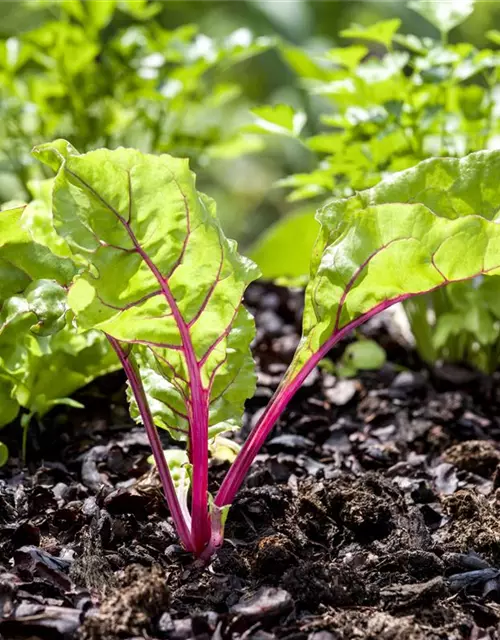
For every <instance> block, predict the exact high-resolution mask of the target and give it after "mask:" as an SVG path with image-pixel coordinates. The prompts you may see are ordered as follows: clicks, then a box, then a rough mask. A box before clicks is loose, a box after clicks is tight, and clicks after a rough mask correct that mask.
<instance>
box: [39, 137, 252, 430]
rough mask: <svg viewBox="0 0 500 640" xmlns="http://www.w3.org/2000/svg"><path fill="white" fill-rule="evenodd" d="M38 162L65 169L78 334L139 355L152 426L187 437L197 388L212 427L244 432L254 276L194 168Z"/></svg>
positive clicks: (66, 154) (70, 157) (144, 158)
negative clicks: (90, 332)
mask: <svg viewBox="0 0 500 640" xmlns="http://www.w3.org/2000/svg"><path fill="white" fill-rule="evenodd" d="M35 154H36V155H37V156H38V157H39V158H40V159H41V160H42V161H45V162H46V163H47V164H49V165H50V166H52V167H53V168H55V169H56V170H58V174H57V177H56V179H55V183H54V193H53V208H54V223H55V226H56V229H57V231H58V233H59V234H60V235H61V236H62V237H63V238H65V239H66V241H67V243H68V245H69V247H70V249H71V251H72V253H73V255H74V256H75V257H76V258H78V260H79V261H80V262H81V261H85V262H86V263H87V270H86V271H84V272H83V273H81V274H79V275H78V276H77V277H76V279H75V281H74V284H73V285H72V287H71V290H70V293H69V304H70V306H71V308H72V310H73V311H74V313H75V315H76V319H77V322H78V324H79V326H80V327H81V328H87V329H91V328H95V329H100V330H101V331H104V332H105V333H107V334H108V335H110V336H112V337H113V338H115V339H116V340H118V341H119V342H120V343H121V345H122V346H123V347H124V348H126V349H127V351H128V352H129V353H132V354H133V355H134V356H135V358H136V360H137V362H138V364H139V366H140V367H141V374H142V378H143V381H144V385H145V389H146V392H147V394H148V396H149V400H150V403H151V408H152V411H153V415H154V417H155V421H156V423H157V424H159V425H160V426H163V427H167V428H168V429H170V431H171V432H172V434H173V435H175V436H177V437H185V436H186V435H187V433H188V426H189V425H188V423H189V411H190V408H191V406H192V403H191V400H192V399H193V398H192V393H193V389H194V388H195V387H196V386H198V391H200V388H199V387H200V386H201V393H202V395H203V402H204V403H206V404H207V408H208V410H209V425H210V426H216V425H220V424H221V423H222V424H224V423H226V422H228V423H229V424H232V423H234V422H235V421H238V420H239V419H240V418H241V414H242V409H243V402H244V400H245V399H246V398H247V397H248V396H250V395H251V394H252V393H253V389H254V385H255V381H254V372H253V360H252V358H251V355H250V350H249V344H250V341H251V339H252V337H253V335H254V326H253V319H252V318H251V317H250V315H249V314H248V312H247V311H246V310H245V309H244V307H242V306H241V300H242V296H243V292H244V290H245V287H246V285H247V284H248V282H250V281H251V280H253V279H254V278H255V277H257V276H258V271H257V268H256V267H255V265H254V264H253V263H252V262H250V261H249V260H247V259H245V258H242V257H241V256H239V255H238V253H237V251H236V244H235V243H234V242H232V241H230V240H227V239H226V238H225V237H224V235H223V234H222V231H221V229H220V227H219V225H218V222H217V220H216V217H215V206H214V203H213V201H211V200H210V199H209V198H207V197H206V196H204V195H203V194H200V193H198V192H197V191H196V187H195V181H194V176H193V174H192V173H191V172H190V170H189V167H188V163H187V161H185V160H179V159H175V158H172V157H170V156H166V155H162V156H151V155H144V154H142V153H140V152H138V151H135V150H131V149H118V150H116V151H107V150H98V151H92V152H90V153H87V154H83V155H79V154H78V153H77V152H76V151H75V150H74V149H73V148H72V147H71V146H70V145H69V144H68V143H66V142H65V141H56V142H55V143H53V144H48V145H43V146H40V147H38V148H37V149H36V151H35ZM196 377H198V382H197V381H196V380H195V378H196ZM198 383H199V384H198ZM198 401H200V397H198V396H197V398H196V402H198Z"/></svg>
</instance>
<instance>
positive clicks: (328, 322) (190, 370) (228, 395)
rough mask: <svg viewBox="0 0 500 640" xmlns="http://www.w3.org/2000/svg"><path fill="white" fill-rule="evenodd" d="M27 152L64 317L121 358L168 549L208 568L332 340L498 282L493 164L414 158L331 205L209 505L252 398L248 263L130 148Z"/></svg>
mask: <svg viewBox="0 0 500 640" xmlns="http://www.w3.org/2000/svg"><path fill="white" fill-rule="evenodd" d="M34 153H35V155H36V156H37V157H39V158H40V160H42V161H43V162H45V163H46V164H47V165H49V166H51V167H52V168H53V169H54V170H55V171H56V172H57V176H56V178H55V182H54V191H53V215H54V224H55V227H56V231H57V232H58V234H59V235H60V236H62V238H64V240H65V241H66V242H67V244H68V246H69V247H70V249H71V252H72V254H73V258H74V261H75V263H77V264H78V265H79V267H80V269H79V271H78V273H77V275H76V276H75V278H74V279H73V282H72V284H71V287H70V289H69V294H68V304H69V307H70V308H71V310H72V312H73V313H74V316H75V319H76V322H77V324H78V326H79V327H80V328H81V329H82V330H88V329H99V330H100V331H102V332H104V333H105V334H106V335H107V337H108V339H109V341H110V343H111V344H112V346H113V348H114V349H115V351H116V353H117V354H118V357H119V358H120V361H121V363H122V365H123V368H124V370H125V373H126V374H127V377H128V381H129V386H130V391H131V394H130V396H131V398H130V399H131V411H132V415H133V416H134V417H135V418H136V419H138V420H140V421H141V422H142V423H143V424H144V426H145V428H146V430H147V434H148V436H149V440H150V443H151V447H152V451H153V455H154V459H155V462H156V465H157V468H158V471H159V474H160V478H161V482H162V485H163V489H164V492H165V496H166V499H167V502H168V505H169V508H170V512H171V514H172V518H173V520H174V523H175V526H176V529H177V532H178V534H179V537H180V540H181V542H182V544H183V546H184V547H185V548H186V549H187V550H189V551H192V552H193V553H194V554H196V555H197V556H200V557H203V558H205V559H208V558H209V557H210V556H211V555H212V554H213V552H214V551H215V549H216V548H217V547H218V546H219V545H220V544H221V543H222V540H223V526H224V520H225V517H226V515H227V511H228V509H229V506H230V505H231V503H232V502H233V500H234V497H235V494H236V492H237V491H238V489H239V487H240V485H241V483H242V482H243V479H244V477H245V475H246V473H247V471H248V469H249V467H250V465H251V464H252V461H253V460H254V458H255V456H256V455H257V453H258V452H259V450H260V448H261V447H262V445H263V443H264V441H265V439H266V438H267V436H268V434H269V432H270V431H271V429H272V428H273V426H274V425H275V424H276V421H277V420H278V419H279V417H280V416H281V415H282V414H283V411H284V410H285V408H286V407H287V405H288V404H289V402H290V400H291V399H292V397H293V395H294V394H295V392H296V391H297V390H298V389H299V388H300V386H301V385H302V383H303V381H304V380H305V379H306V378H307V376H308V375H309V373H310V372H311V371H312V370H313V369H314V367H315V366H316V365H317V364H318V362H319V361H320V360H321V359H322V358H324V357H325V355H326V354H327V353H328V351H329V350H330V349H331V348H332V347H333V346H334V345H335V344H336V343H337V342H338V341H339V340H341V339H342V338H343V337H344V336H345V335H346V334H348V333H349V332H350V331H351V330H353V329H354V328H356V327H358V326H359V325H361V324H362V323H363V322H365V321H366V320H368V319H369V318H371V317H373V316H375V315H376V314H378V313H379V312H381V311H383V310H384V309H387V308H388V307H390V306H391V305H393V304H395V303H397V302H401V301H403V300H406V299H408V298H411V297H412V296H416V295H419V294H422V293H425V292H429V291H433V290H435V289H438V288H440V287H443V286H445V285H447V284H448V283H450V282H457V281H462V280H466V279H470V278H473V277H476V276H478V275H490V274H495V273H500V225H498V224H496V217H497V211H498V210H499V207H500V185H499V181H498V175H500V152H479V153H476V154H472V155H470V156H468V157H467V158H465V159H463V160H456V159H431V160H428V161H424V162H422V163H421V164H419V165H417V166H416V167H415V168H413V169H410V170H408V171H404V172H402V173H399V174H396V175H394V176H392V177H391V178H390V179H388V180H386V181H383V182H381V183H380V184H379V185H377V186H376V187H374V188H372V189H369V190H366V191H363V192H361V193H358V194H356V195H354V196H352V197H350V198H347V199H342V200H333V201H332V202H330V203H328V204H327V205H326V206H325V207H324V208H323V209H321V210H320V211H319V213H318V220H319V222H320V224H321V231H320V235H319V238H318V240H317V243H316V246H315V249H314V252H313V256H312V261H311V279H310V282H309V284H308V286H307V289H306V293H305V309H304V321H303V335H302V339H301V341H300V344H299V346H298V348H297V351H296V353H295V356H294V358H293V361H292V363H291V365H290V367H289V369H288V371H287V373H286V374H285V376H284V379H283V381H282V382H281V384H280V386H279V388H278V389H277V391H276V393H275V394H274V396H273V398H272V399H271V401H270V403H269V405H268V407H267V408H266V410H265V411H264V413H263V415H262V417H261V418H260V420H259V421H258V423H257V424H256V426H255V427H254V429H253V430H252V432H251V433H250V435H249V437H248V439H247V441H246V442H245V444H244V445H243V447H242V449H241V451H240V452H239V454H238V455H237V457H236V459H235V461H234V463H233V464H232V466H231V468H230V469H229V471H228V473H227V475H226V477H225V479H224V481H223V482H222V485H221V487H220V489H219V491H218V492H217V494H216V495H215V497H213V498H212V497H211V496H209V493H208V450H209V440H210V439H212V438H214V436H216V435H217V434H218V433H222V432H225V431H228V430H232V429H234V428H235V427H236V426H237V425H239V424H240V421H241V418H242V413H243V407H244V402H245V400H246V399H247V398H248V397H250V396H251V395H252V393H253V391H254V388H255V374H254V363H253V360H252V356H251V353H250V342H251V340H252V338H253V336H254V323H253V320H252V318H251V316H250V315H249V313H248V312H247V311H246V309H245V308H244V307H243V305H242V297H243V294H244V291H245V288H246V286H247V285H248V283H249V282H251V281H252V280H254V279H255V278H257V277H258V275H259V274H258V270H257V268H256V266H255V265H254V264H253V263H252V262H251V261H249V260H247V259H246V258H243V257H242V256H240V255H239V254H238V253H237V250H236V244H235V243H234V242H233V241H230V240H227V239H226V238H225V236H224V234H223V233H222V231H221V228H220V225H219V223H218V221H217V218H216V215H215V205H214V203H213V201H212V200H211V199H210V198H208V197H207V196H205V195H203V194H200V193H198V192H197V191H196V187H195V178H194V175H193V174H192V173H191V172H190V171H189V168H188V163H187V161H186V160H179V159H176V158H172V157H170V156H167V155H161V156H151V155H144V154H142V153H139V152H138V151H135V150H131V149H117V150H115V151H108V150H104V149H101V150H97V151H92V152H89V153H86V154H83V155H80V154H78V152H77V151H76V150H75V149H74V148H73V147H72V146H71V145H70V144H69V143H67V142H65V141H61V140H58V141H56V142H54V143H51V144H47V145H42V146H39V147H37V148H36V149H35V152H34ZM157 427H162V428H166V429H168V431H169V432H170V434H171V435H172V436H173V437H174V438H176V439H177V440H181V441H184V442H185V443H186V449H187V458H186V460H188V462H186V460H183V459H182V455H181V454H179V455H181V458H179V455H174V456H167V458H168V459H167V458H166V457H165V455H164V453H163V451H162V447H161V443H160V439H159V436H158V432H157ZM169 466H170V468H169ZM181 470H184V472H181ZM172 473H173V474H174V477H172ZM189 492H190V495H191V507H190V509H189V508H188V502H187V501H188V493H189Z"/></svg>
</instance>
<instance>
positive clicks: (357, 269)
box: [289, 151, 500, 378]
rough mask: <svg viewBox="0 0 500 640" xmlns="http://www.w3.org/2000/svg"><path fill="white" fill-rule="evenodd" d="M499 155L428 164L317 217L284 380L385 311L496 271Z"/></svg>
mask: <svg viewBox="0 0 500 640" xmlns="http://www.w3.org/2000/svg"><path fill="white" fill-rule="evenodd" d="M499 172H500V152H498V151H491V152H478V153H474V154H471V155H470V156H468V157H466V158H464V159H462V160H457V159H451V158H446V159H431V160H428V161H424V162H422V163H420V164H419V165H417V166H416V167H414V168H412V169H409V170H407V171H403V172H401V173H399V174H395V175H393V176H391V177H390V178H388V179H387V180H384V181H382V182H381V183H380V184H378V185H377V186H376V187H374V188H372V189H367V190H366V191H363V192H360V193H359V194H357V195H355V196H353V197H350V198H347V199H342V200H334V201H332V202H331V203H330V204H328V205H326V206H325V207H324V208H323V209H322V210H320V212H319V213H318V220H319V222H320V223H321V232H320V235H319V238H318V241H317V244H316V247H315V250H314V253H313V258H312V263H311V280H310V282H309V285H308V287H307V291H306V300H305V310H304V326H303V338H302V341H301V345H300V346H299V349H298V352H297V354H296V356H295V359H294V362H293V363H292V367H291V369H290V374H289V377H292V378H293V377H295V375H296V374H297V372H298V370H299V369H300V368H301V366H302V365H303V364H304V363H305V362H306V361H307V360H308V359H309V358H311V357H312V356H313V355H314V354H315V353H317V352H318V351H319V350H320V349H321V348H323V349H325V348H328V344H329V342H330V341H331V340H332V336H333V338H335V337H338V336H341V335H343V333H344V332H346V331H348V330H349V329H350V328H352V327H354V326H357V324H359V323H360V322H361V321H362V320H364V319H367V318H369V317H371V316H372V315H374V314H375V313H377V312H379V311H381V310H382V309H384V308H386V307H387V306H390V305H391V304H393V303H395V302H398V301H401V300H405V299H406V298H409V297H411V296H413V295H417V294H420V293H425V292H428V291H432V290H434V289H436V288H439V287H441V286H443V285H445V284H448V283H450V282H456V281H462V280H466V279H470V278H473V277H474V276H476V275H479V274H485V275H494V274H498V273H500V225H498V224H497V219H498V216H499V210H500V183H499V181H498V176H499V175H500V173H499Z"/></svg>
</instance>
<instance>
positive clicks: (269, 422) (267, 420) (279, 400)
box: [212, 294, 412, 539]
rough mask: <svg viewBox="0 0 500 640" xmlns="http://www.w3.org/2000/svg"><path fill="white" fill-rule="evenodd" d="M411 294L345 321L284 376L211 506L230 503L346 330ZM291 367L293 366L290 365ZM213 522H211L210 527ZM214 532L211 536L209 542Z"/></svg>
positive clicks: (348, 330) (347, 331)
mask: <svg viewBox="0 0 500 640" xmlns="http://www.w3.org/2000/svg"><path fill="white" fill-rule="evenodd" d="M411 296H412V294H407V295H402V296H398V297H397V298H394V299H391V300H385V301H384V302H382V303H381V304H379V305H377V306H376V307H375V308H373V309H371V310H370V311H368V312H367V313H365V314H363V315H362V316H360V317H359V318H356V319H355V320H353V321H352V322H349V323H348V324H347V325H346V326H345V327H342V328H341V329H338V330H336V331H334V332H333V335H332V336H331V338H330V339H329V340H327V341H326V342H325V343H324V345H323V346H322V347H321V348H320V349H319V350H318V351H316V352H315V353H313V355H312V356H311V357H310V358H309V360H307V362H306V363H305V364H304V365H303V367H302V368H301V369H300V370H299V371H298V373H296V374H295V376H294V377H291V374H290V371H291V369H289V373H287V374H286V375H285V377H284V378H283V380H282V381H281V384H280V386H279V387H278V389H277V390H276V393H275V394H274V396H273V398H272V400H271V401H270V403H269V404H268V406H267V407H266V410H265V411H264V413H263V414H262V417H261V418H260V420H259V421H258V423H257V424H256V425H255V427H254V428H253V430H252V431H251V433H250V435H249V436H248V438H247V440H246V442H245V444H244V445H243V447H242V448H241V451H240V452H239V454H238V456H237V458H236V460H235V461H234V463H233V464H232V465H231V468H230V469H229V471H228V472H227V474H226V476H225V478H224V480H223V481H222V484H221V486H220V489H219V491H218V493H217V495H216V497H215V500H214V504H215V505H216V506H217V507H219V508H222V507H224V506H228V505H230V504H232V502H233V500H234V497H235V495H236V493H237V492H238V490H239V488H240V486H241V484H242V482H243V480H244V479H245V476H246V474H247V473H248V470H249V469H250V467H251V465H252V462H253V460H254V458H255V456H256V455H257V454H258V453H259V451H260V449H261V448H262V445H263V444H264V441H265V440H266V438H267V436H268V435H269V433H270V431H271V429H272V428H273V427H274V425H275V424H276V422H277V420H278V418H279V417H280V416H281V415H282V413H283V411H284V410H285V408H286V407H287V405H288V404H289V402H290V401H291V399H292V398H293V396H294V395H295V394H296V392H297V391H298V390H299V389H300V387H301V386H302V384H303V382H304V380H305V379H306V378H307V376H308V375H309V374H310V373H311V372H312V370H313V369H314V367H315V366H316V365H317V364H318V362H319V361H320V360H322V359H323V358H324V357H325V356H326V355H327V353H328V352H329V351H330V349H332V348H333V347H334V346H335V345H336V344H337V342H339V341H340V340H342V338H344V337H345V336H346V335H347V334H348V333H349V332H350V331H352V330H353V329H355V328H356V327H358V326H359V325H361V324H363V323H364V322H366V321H367V320H369V319H370V318H371V317H373V316H375V315H377V314H378V313H380V312H381V311H383V310H384V309H388V308H389V307H391V306H392V305H393V304H396V303H397V302H402V301H403V300H405V299H406V298H409V297H411ZM291 366H293V363H292V365H291ZM213 525H214V523H212V528H213ZM213 538H214V533H212V539H213Z"/></svg>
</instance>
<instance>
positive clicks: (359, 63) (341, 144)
mask: <svg viewBox="0 0 500 640" xmlns="http://www.w3.org/2000/svg"><path fill="white" fill-rule="evenodd" d="M410 6H411V8H412V9H414V10H416V11H417V12H418V13H420V14H421V15H422V16H423V17H425V18H426V19H427V20H428V21H429V22H430V23H431V24H432V25H433V26H434V27H435V28H436V30H437V31H438V33H439V36H440V37H439V39H431V38H428V37H425V38H417V37H416V36H412V35H403V34H400V33H398V30H399V27H400V21H399V20H398V19H390V20H387V21H384V22H381V23H378V24H374V25H371V26H369V27H359V26H355V27H352V28H350V29H346V30H344V31H342V32H341V34H340V35H341V36H342V37H344V38H347V39H350V40H351V41H353V43H352V44H349V45H347V46H344V47H338V48H334V49H329V50H327V51H325V52H323V53H322V54H308V53H307V52H305V51H304V50H303V49H298V48H294V47H291V46H289V45H287V44H282V45H281V47H280V51H281V54H282V56H283V58H284V60H286V62H287V63H288V64H289V65H290V67H291V68H292V69H293V70H294V72H295V73H296V74H297V77H298V78H299V82H300V83H301V85H302V86H303V87H304V89H305V90H306V91H307V93H308V94H309V96H310V98H309V104H308V108H307V111H308V113H309V114H310V118H309V122H308V123H306V122H305V116H304V113H303V112H295V111H294V110H293V109H292V108H291V107H289V106H288V107H287V106H285V105H277V106H274V107H270V108H267V109H264V108H261V109H259V110H257V111H256V112H255V116H256V118H255V123H254V124H253V125H252V129H251V130H252V131H253V132H254V133H255V132H257V131H260V133H261V134H262V135H263V136H266V137H269V136H276V135H279V136H281V137H283V136H287V138H292V139H295V140H297V141H298V143H300V144H301V145H303V146H304V147H305V148H307V149H308V150H309V152H310V154H311V157H312V158H315V159H316V160H315V162H316V164H315V166H314V167H313V168H312V170H310V171H309V172H307V173H301V174H296V175H291V176H289V177H287V178H285V179H283V180H281V181H280V182H279V185H280V186H282V187H285V188H287V189H289V190H290V193H289V196H288V198H289V200H291V201H302V200H307V199H311V200H312V202H314V203H316V202H318V201H321V200H322V199H324V198H326V197H327V196H328V195H329V194H332V193H333V194H334V196H335V197H341V196H348V195H349V194H352V193H355V192H356V191H358V190H361V189H365V188H367V187H370V186H371V185H373V184H376V183H377V182H378V181H379V180H381V179H383V178H385V177H388V176H390V175H392V174H394V173H395V172H397V171H400V170H402V169H405V168H408V167H412V166H414V165H416V164H417V163H418V162H420V161H421V160H424V159H425V158H427V157H430V156H458V157H460V156H463V155H466V154H468V153H470V152H472V151H476V150H479V149H483V148H484V149H487V148H495V147H497V146H498V144H499V141H500V124H499V123H500V118H499V116H500V92H499V87H498V77H499V69H500V52H498V51H497V50H494V49H482V50H477V49H476V48H474V47H473V46H472V45H471V44H468V43H459V44H450V43H449V41H448V33H449V31H450V30H451V29H453V28H454V27H456V26H457V25H459V24H460V23H461V22H463V21H464V20H465V19H466V18H467V17H468V16H469V15H470V14H471V12H472V10H473V2H472V1H470V2H464V3H445V2H442V3H440V2H426V1H423V2H419V1H418V0H417V1H415V2H412V3H410ZM478 10H479V9H478ZM488 37H489V38H490V40H491V42H492V43H494V44H497V45H498V44H500V37H499V36H498V32H496V31H491V32H489V33H488ZM311 114H312V115H311ZM318 121H319V126H320V127H321V129H322V130H321V131H320V132H319V133H316V134H315V135H312V136H311V135H309V136H307V131H308V130H310V129H311V127H312V128H316V127H317V126H318ZM294 122H295V123H297V122H298V123H300V127H298V126H294V125H293V123H294ZM316 230H317V223H316V221H315V219H314V216H313V214H312V213H311V214H309V215H308V214H304V215H302V216H300V217H299V218H297V217H292V218H289V219H287V218H285V219H283V220H282V221H281V222H279V223H278V224H277V225H275V226H274V227H273V228H272V229H270V230H269V231H268V232H267V233H266V234H265V235H264V237H263V238H262V239H261V240H259V241H258V242H257V243H256V244H255V245H254V247H253V250H252V251H251V254H250V255H251V256H252V257H253V258H254V259H255V260H256V261H257V262H258V264H259V265H260V266H261V267H262V269H263V272H264V276H267V277H270V278H277V277H292V278H294V279H296V278H300V277H303V276H307V274H308V267H307V266H306V265H307V261H308V255H309V252H310V247H311V246H312V244H311V238H312V237H313V236H314V234H315V232H316ZM287 246H288V251H289V253H290V255H293V260H291V261H284V262H282V261H281V258H280V256H281V255H282V252H283V250H284V248H285V247H287ZM495 292H500V284H499V281H498V280H497V279H493V280H488V281H484V282H474V283H467V284H460V285H453V286H450V287H447V288H446V290H442V291H439V292H436V293H433V294H431V295H429V296H427V297H426V298H421V299H420V298H419V299H417V300H412V301H408V302H407V303H405V308H406V311H407V315H408V318H409V320H410V324H411V327H412V331H413V334H414V336H415V339H416V344H417V349H418V350H419V352H420V354H421V356H422V357H423V358H424V359H425V360H427V361H428V362H430V363H433V362H436V360H438V359H445V360H451V361H465V362H469V363H471V364H473V365H475V366H477V367H479V368H480V369H483V370H485V371H492V370H494V369H495V368H496V367H497V366H498V355H499V353H500V343H499V327H500V324H499V315H498V306H497V305H496V304H495V300H496V297H497V296H496V295H495Z"/></svg>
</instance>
